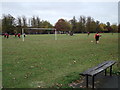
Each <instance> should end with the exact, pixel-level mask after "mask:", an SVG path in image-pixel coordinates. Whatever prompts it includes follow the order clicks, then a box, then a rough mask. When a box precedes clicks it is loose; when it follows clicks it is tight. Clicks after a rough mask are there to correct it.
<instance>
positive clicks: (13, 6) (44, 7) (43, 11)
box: [2, 2, 118, 24]
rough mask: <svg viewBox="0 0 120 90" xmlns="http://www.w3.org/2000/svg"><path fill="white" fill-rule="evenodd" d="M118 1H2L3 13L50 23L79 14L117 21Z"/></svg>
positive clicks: (104, 20)
mask: <svg viewBox="0 0 120 90" xmlns="http://www.w3.org/2000/svg"><path fill="white" fill-rule="evenodd" d="M117 5H118V3H116V2H114V3H113V2H59V3H58V2H24V3H23V2H20V3H18V2H17V3H16V2H6V3H2V9H3V13H5V14H11V15H13V16H15V17H17V16H22V15H25V16H26V17H32V16H33V15H34V16H39V17H40V18H41V19H43V20H48V21H50V22H51V23H52V24H54V23H56V21H57V20H58V19H60V18H65V19H67V20H68V19H69V20H70V19H72V17H73V16H76V18H79V17H80V15H84V16H91V17H93V18H94V19H95V20H100V21H101V22H107V21H110V22H111V23H116V22H117V21H118V17H117V15H118V6H117Z"/></svg>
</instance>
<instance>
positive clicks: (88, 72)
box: [80, 61, 115, 76]
mask: <svg viewBox="0 0 120 90" xmlns="http://www.w3.org/2000/svg"><path fill="white" fill-rule="evenodd" d="M114 63H115V61H105V62H103V63H101V64H98V65H97V66H96V67H93V68H90V69H88V70H86V71H85V72H83V73H81V74H80V75H91V76H93V75H94V74H97V73H99V72H101V71H103V70H105V69H106V68H108V67H110V66H111V65H112V64H114Z"/></svg>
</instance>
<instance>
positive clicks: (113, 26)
mask: <svg viewBox="0 0 120 90" xmlns="http://www.w3.org/2000/svg"><path fill="white" fill-rule="evenodd" d="M111 28H112V34H113V32H118V26H117V25H116V24H113V25H111Z"/></svg>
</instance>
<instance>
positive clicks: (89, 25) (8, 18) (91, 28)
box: [0, 14, 120, 34]
mask: <svg viewBox="0 0 120 90" xmlns="http://www.w3.org/2000/svg"><path fill="white" fill-rule="evenodd" d="M0 22H2V25H1V26H2V27H1V26H0V29H2V33H6V32H7V33H10V34H12V33H21V30H22V28H28V27H31V28H56V30H57V31H61V32H62V33H66V32H73V33H85V32H91V33H94V32H107V33H110V32H111V33H114V32H119V31H120V24H119V25H117V24H110V22H106V23H101V22H100V21H98V20H96V21H95V20H94V18H92V17H90V16H89V17H85V16H80V17H79V19H78V20H77V19H76V17H75V16H73V18H72V19H71V20H69V21H67V20H65V19H59V20H58V21H57V22H56V23H55V25H54V26H53V25H52V24H51V23H50V22H49V21H46V20H41V19H40V18H39V17H38V16H36V17H35V16H33V17H31V18H29V19H28V18H26V17H25V16H22V17H20V16H19V17H17V18H14V17H13V16H12V15H10V14H8V15H3V16H2V19H0ZM31 32H37V33H48V31H40V30H37V31H35V30H32V31H31ZM25 33H30V32H29V30H26V31H25Z"/></svg>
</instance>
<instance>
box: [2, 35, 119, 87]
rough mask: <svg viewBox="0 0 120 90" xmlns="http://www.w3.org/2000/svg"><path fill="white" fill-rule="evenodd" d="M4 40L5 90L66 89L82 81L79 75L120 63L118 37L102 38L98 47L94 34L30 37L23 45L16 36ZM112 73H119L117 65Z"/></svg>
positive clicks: (107, 36) (103, 36)
mask: <svg viewBox="0 0 120 90" xmlns="http://www.w3.org/2000/svg"><path fill="white" fill-rule="evenodd" d="M2 40H3V43H2V46H3V47H2V49H3V50H2V51H3V52H2V53H3V57H2V58H3V60H2V62H3V65H2V66H3V67H2V68H3V87H6V88H37V87H39V86H40V87H43V88H51V87H57V86H59V85H60V84H62V87H63V88H65V87H68V84H69V83H71V82H72V81H74V80H77V79H79V78H80V76H79V73H80V72H82V71H84V70H86V69H88V68H90V67H93V66H95V65H97V64H99V63H101V62H103V61H107V60H116V61H118V34H113V35H112V34H102V37H101V38H100V43H99V44H95V40H94V34H90V36H89V37H88V36H87V34H76V35H74V36H67V35H58V40H54V35H28V36H27V37H26V38H25V41H24V42H23V41H22V39H19V38H15V37H13V36H11V37H10V38H9V39H4V38H3V39H2ZM91 40H92V41H93V42H91ZM74 62H76V63H74ZM113 69H114V70H113V71H114V72H117V71H118V68H117V65H115V66H114V67H113Z"/></svg>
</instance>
